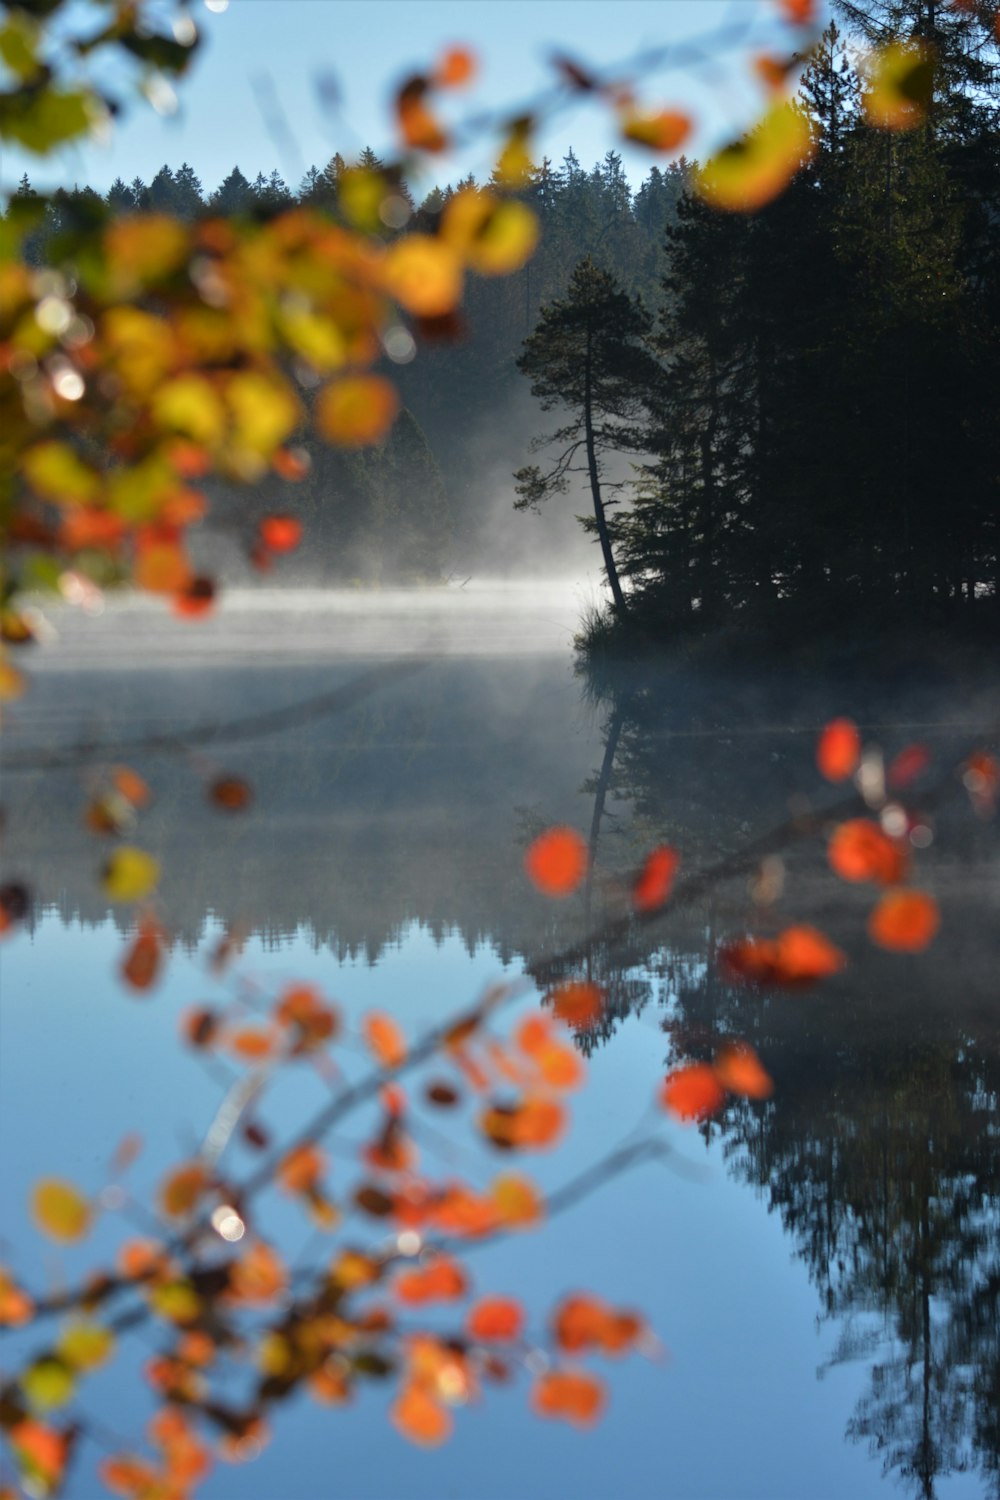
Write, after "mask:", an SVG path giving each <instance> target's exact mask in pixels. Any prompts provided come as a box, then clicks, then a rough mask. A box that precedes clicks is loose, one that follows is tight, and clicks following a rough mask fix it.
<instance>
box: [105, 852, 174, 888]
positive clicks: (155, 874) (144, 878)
mask: <svg viewBox="0 0 1000 1500" xmlns="http://www.w3.org/2000/svg"><path fill="white" fill-rule="evenodd" d="M159 879H160V862H159V860H157V859H154V858H153V856H152V855H151V854H147V853H146V852H145V850H144V849H136V848H134V847H133V846H132V845H130V844H122V846H121V848H119V849H116V850H115V851H114V853H113V854H112V855H111V857H110V858H109V860H108V861H107V863H106V865H105V866H104V869H103V871H102V872H101V885H102V886H103V888H104V894H105V895H106V896H107V897H108V899H109V900H111V901H143V900H144V899H145V898H146V897H147V896H148V895H150V894H151V893H152V892H153V891H154V890H155V889H156V886H157V883H158V882H159Z"/></svg>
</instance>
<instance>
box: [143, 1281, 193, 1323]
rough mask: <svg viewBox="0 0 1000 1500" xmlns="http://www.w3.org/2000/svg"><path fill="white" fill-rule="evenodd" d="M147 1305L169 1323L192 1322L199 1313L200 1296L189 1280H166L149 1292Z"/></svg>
mask: <svg viewBox="0 0 1000 1500" xmlns="http://www.w3.org/2000/svg"><path fill="white" fill-rule="evenodd" d="M149 1305H150V1307H151V1308H152V1309H153V1311H154V1312H156V1313H159V1315H160V1317H161V1318H167V1319H168V1320H169V1322H171V1323H193V1322H194V1321H195V1319H196V1318H198V1317H199V1316H200V1314H201V1298H200V1297H199V1296H198V1293H197V1292H196V1291H195V1289H194V1287H193V1286H192V1285H191V1283H190V1281H167V1282H164V1283H163V1284H162V1285H161V1286H154V1287H153V1288H152V1289H151V1290H150V1292H149Z"/></svg>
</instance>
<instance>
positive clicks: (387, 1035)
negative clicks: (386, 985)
mask: <svg viewBox="0 0 1000 1500" xmlns="http://www.w3.org/2000/svg"><path fill="white" fill-rule="evenodd" d="M361 1033H362V1035H363V1037H364V1039H365V1044H366V1045H367V1047H368V1050H369V1051H370V1052H371V1054H372V1056H373V1057H374V1058H375V1060H376V1061H377V1062H378V1063H379V1065H380V1066H381V1067H383V1068H398V1067H400V1066H401V1064H402V1063H404V1062H405V1061H406V1038H405V1037H404V1035H403V1033H402V1031H401V1030H400V1028H399V1027H398V1026H397V1025H396V1022H395V1021H394V1020H393V1019H392V1017H391V1016H388V1015H386V1014H385V1012H384V1011H369V1013H368V1015H366V1016H365V1017H364V1018H363V1019H362V1022H361Z"/></svg>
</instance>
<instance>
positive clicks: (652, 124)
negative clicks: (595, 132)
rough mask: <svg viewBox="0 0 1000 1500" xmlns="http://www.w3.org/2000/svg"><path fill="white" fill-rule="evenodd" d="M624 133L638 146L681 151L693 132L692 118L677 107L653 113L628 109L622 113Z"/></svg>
mask: <svg viewBox="0 0 1000 1500" xmlns="http://www.w3.org/2000/svg"><path fill="white" fill-rule="evenodd" d="M621 124H622V135H623V136H624V137H625V139H626V140H627V141H634V143H635V144H636V145H637V146H648V148H649V149H650V151H679V150H680V148H681V146H683V144H684V142H685V141H686V140H687V138H688V136H689V135H690V134H691V118H690V116H689V115H686V114H684V113H683V112H682V111H681V110H677V109H661V110H658V111H656V112H654V113H652V114H643V113H641V112H640V111H639V110H634V109H631V110H628V111H626V113H625V114H623V115H622V122H621Z"/></svg>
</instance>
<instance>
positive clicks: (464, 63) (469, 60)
mask: <svg viewBox="0 0 1000 1500" xmlns="http://www.w3.org/2000/svg"><path fill="white" fill-rule="evenodd" d="M475 74H476V57H475V53H474V52H472V51H471V50H470V49H469V48H468V47H449V48H447V50H446V51H445V52H443V53H442V54H441V56H440V57H439V59H438V61H437V65H436V66H435V68H434V82H435V84H436V85H437V87H438V88H441V89H457V88H462V87H464V85H465V84H467V83H470V82H471V81H472V79H473V78H474V77H475Z"/></svg>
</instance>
